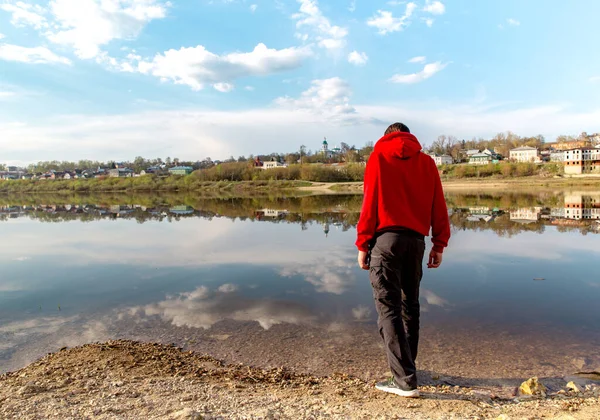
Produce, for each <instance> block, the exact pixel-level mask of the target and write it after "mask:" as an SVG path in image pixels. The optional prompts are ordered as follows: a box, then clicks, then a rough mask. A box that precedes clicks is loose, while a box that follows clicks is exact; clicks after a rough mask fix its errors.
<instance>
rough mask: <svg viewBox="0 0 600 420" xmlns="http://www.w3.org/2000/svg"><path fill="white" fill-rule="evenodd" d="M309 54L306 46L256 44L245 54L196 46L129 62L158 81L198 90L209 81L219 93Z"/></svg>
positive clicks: (288, 66)
mask: <svg viewBox="0 0 600 420" xmlns="http://www.w3.org/2000/svg"><path fill="white" fill-rule="evenodd" d="M311 55H312V51H311V49H310V48H309V47H303V48H286V49H282V50H274V49H269V48H267V47H266V46H265V45H264V44H258V45H257V46H256V47H255V48H254V50H253V51H251V52H248V53H239V52H235V53H230V54H227V55H221V56H220V55H217V54H214V53H212V52H210V51H208V50H207V49H206V48H204V47H203V46H202V45H198V46H197V47H190V48H185V47H182V48H180V49H179V50H169V51H165V52H164V53H163V54H157V55H156V56H155V57H154V58H153V59H152V61H143V60H139V57H133V58H132V62H131V63H129V64H130V66H131V67H132V68H133V69H135V71H138V72H140V73H143V74H150V75H153V76H156V77H158V78H160V79H161V81H169V80H170V81H173V82H174V83H175V84H181V85H187V86H190V87H191V88H192V89H193V90H201V89H203V88H204V86H205V85H206V84H211V85H212V86H213V87H214V88H215V89H217V90H219V91H221V92H228V91H230V90H231V89H233V85H232V83H231V82H233V81H234V80H236V79H239V78H242V77H248V76H266V75H269V74H272V73H278V72H282V71H286V70H292V69H295V68H298V67H300V66H301V65H302V61H303V60H304V59H305V58H307V57H309V56H311ZM136 61H138V62H137V63H136Z"/></svg>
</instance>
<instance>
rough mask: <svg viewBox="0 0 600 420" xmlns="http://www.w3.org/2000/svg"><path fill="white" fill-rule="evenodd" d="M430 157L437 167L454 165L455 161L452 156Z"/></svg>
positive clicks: (431, 155)
mask: <svg viewBox="0 0 600 420" xmlns="http://www.w3.org/2000/svg"><path fill="white" fill-rule="evenodd" d="M429 156H430V157H431V159H433V160H434V162H435V164H436V165H437V166H440V165H452V164H453V163H454V159H452V156H450V155H436V154H433V153H432V154H429Z"/></svg>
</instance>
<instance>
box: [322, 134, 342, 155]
mask: <svg viewBox="0 0 600 420" xmlns="http://www.w3.org/2000/svg"><path fill="white" fill-rule="evenodd" d="M321 153H322V154H323V155H324V156H325V157H326V158H332V157H334V156H336V155H339V154H340V153H341V149H340V148H339V147H334V148H333V149H329V143H327V137H325V139H324V140H323V146H322V148H321Z"/></svg>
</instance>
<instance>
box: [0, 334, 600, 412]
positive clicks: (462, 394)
mask: <svg viewBox="0 0 600 420" xmlns="http://www.w3.org/2000/svg"><path fill="white" fill-rule="evenodd" d="M591 378H592V379H597V378H595V377H594V376H593V375H592V376H591ZM435 379H436V378H433V379H431V378H430V381H425V382H430V384H428V385H425V386H423V387H421V391H422V398H420V399H417V400H406V399H402V398H399V397H396V396H393V395H387V394H383V393H380V392H378V391H376V390H374V388H373V385H374V383H371V382H365V381H363V380H360V379H357V378H354V377H350V376H348V375H344V374H335V375H330V376H327V377H317V376H312V375H308V374H299V373H295V372H294V371H292V370H290V369H287V368H285V367H281V368H272V369H260V368H253V367H250V366H245V365H241V364H236V365H226V364H225V363H223V362H222V361H219V360H217V359H215V358H213V357H210V356H204V355H200V354H197V353H194V352H192V351H183V350H181V349H179V348H177V347H175V346H165V345H160V344H155V343H139V342H133V341H126V340H118V341H109V342H106V343H103V344H88V345H84V346H81V347H76V348H72V349H66V348H65V349H62V350H61V351H59V352H57V353H54V354H49V355H47V356H45V357H43V358H42V359H40V360H38V361H37V362H34V363H32V364H31V365H29V366H27V367H25V368H24V369H21V370H18V371H16V372H12V373H7V374H4V375H2V376H0V418H2V419H44V418H60V419H82V418H94V419H96V418H98V419H140V418H160V419H219V418H226V419H230V418H231V419H249V418H263V419H278V418H280V419H301V418H314V419H320V418H364V419H373V418H381V419H394V418H410V419H488V418H490V419H521V418H523V419H537V418H559V419H572V418H575V419H598V418H599V416H600V392H599V391H600V388H599V387H598V386H597V385H596V384H595V383H594V382H593V381H592V380H590V379H586V378H575V381H574V382H572V383H571V384H569V387H567V379H571V380H572V379H573V378H566V379H565V381H564V384H557V383H547V384H546V386H542V387H540V388H541V389H543V390H544V392H543V395H542V394H540V395H521V393H520V392H518V391H517V390H514V393H512V392H511V393H508V394H506V395H501V394H498V393H496V391H494V390H490V389H484V388H478V389H475V388H468V387H459V386H453V385H452V384H451V383H447V381H437V383H436V380H435ZM444 382H446V383H444ZM540 383H541V384H542V385H543V383H544V379H543V378H540ZM573 385H575V386H573ZM521 392H522V391H521ZM534 393H535V390H534Z"/></svg>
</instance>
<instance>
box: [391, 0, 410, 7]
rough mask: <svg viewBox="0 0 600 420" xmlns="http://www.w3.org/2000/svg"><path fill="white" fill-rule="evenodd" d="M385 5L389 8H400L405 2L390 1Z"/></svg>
mask: <svg viewBox="0 0 600 420" xmlns="http://www.w3.org/2000/svg"><path fill="white" fill-rule="evenodd" d="M387 4H388V5H389V6H402V5H403V4H406V1H404V0H390V1H388V2H387Z"/></svg>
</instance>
